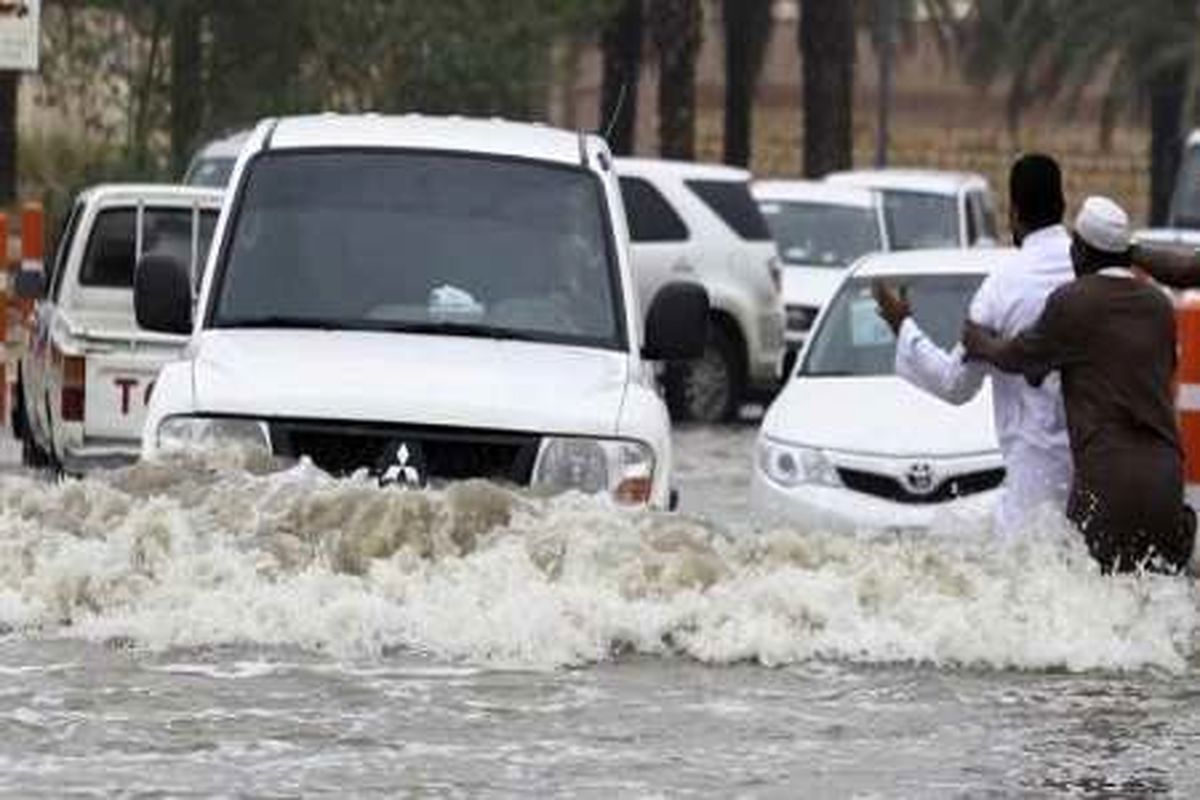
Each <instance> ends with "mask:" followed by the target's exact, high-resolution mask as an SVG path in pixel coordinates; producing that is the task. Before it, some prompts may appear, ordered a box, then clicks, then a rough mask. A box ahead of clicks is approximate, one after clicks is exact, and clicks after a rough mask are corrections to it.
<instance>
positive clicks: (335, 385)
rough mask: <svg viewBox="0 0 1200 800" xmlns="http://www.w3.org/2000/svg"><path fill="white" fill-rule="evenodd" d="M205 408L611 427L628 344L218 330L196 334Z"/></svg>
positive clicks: (200, 407)
mask: <svg viewBox="0 0 1200 800" xmlns="http://www.w3.org/2000/svg"><path fill="white" fill-rule="evenodd" d="M191 352H193V353H195V357H194V361H193V365H192V367H193V370H194V381H195V382H194V386H195V398H196V409H197V411H200V412H203V413H223V414H238V415H246V416H257V417H292V418H305V419H345V420H355V421H371V422H400V423H409V424H421V425H445V426H456V427H472V428H488V429H499V430H520V431H537V432H543V433H554V432H559V433H572V434H583V435H595V436H611V435H613V434H614V433H615V432H616V430H617V420H618V416H619V414H620V410H621V403H622V400H623V399H624V395H625V386H626V381H627V378H628V371H629V362H628V356H627V354H625V353H623V352H619V351H612V350H599V349H593V348H583V347H567V346H563V345H550V344H535V343H529V342H515V341H507V340H494V339H479V338H468V337H451V336H430V335H416V334H400V333H375V332H357V331H328V332H326V331H296V330H287V331H279V330H269V331H268V330H256V331H245V330H241V331H235V330H228V331H223V330H215V331H214V330H209V331H205V332H203V333H202V334H200V337H199V339H198V340H197V341H195V342H193V343H192V349H191Z"/></svg>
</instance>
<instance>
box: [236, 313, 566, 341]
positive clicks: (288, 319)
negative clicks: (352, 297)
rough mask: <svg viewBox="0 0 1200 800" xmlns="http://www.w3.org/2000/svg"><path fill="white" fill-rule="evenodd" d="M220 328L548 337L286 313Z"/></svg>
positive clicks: (469, 326) (458, 325)
mask: <svg viewBox="0 0 1200 800" xmlns="http://www.w3.org/2000/svg"><path fill="white" fill-rule="evenodd" d="M215 327H218V328H286V329H291V330H305V329H307V330H322V331H338V330H340V331H379V332H384V333H421V334H438V335H442V336H473V337H476V338H480V339H511V340H514V341H522V342H543V341H546V339H545V337H542V336H537V335H535V334H532V333H526V332H524V331H514V330H509V329H508V328H494V327H491V326H490V325H479V324H477V323H473V322H385V321H380V320H369V319H353V320H349V319H344V320H339V319H320V318H315V317H297V316H288V315H285V314H266V315H263V316H260V317H230V318H227V319H221V318H218V319H217V320H216V324H215Z"/></svg>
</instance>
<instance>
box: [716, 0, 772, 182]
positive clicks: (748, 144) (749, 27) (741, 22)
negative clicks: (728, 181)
mask: <svg viewBox="0 0 1200 800" xmlns="http://www.w3.org/2000/svg"><path fill="white" fill-rule="evenodd" d="M771 5H772V3H771V0H724V2H723V4H722V15H723V18H724V19H723V21H724V27H725V163H726V164H733V165H736V166H739V167H745V166H748V165H749V164H750V153H751V148H752V142H753V139H754V90H755V88H757V86H758V78H759V75H760V74H761V73H762V66H763V58H764V57H765V56H766V53H767V44H768V43H769V42H770V39H771Z"/></svg>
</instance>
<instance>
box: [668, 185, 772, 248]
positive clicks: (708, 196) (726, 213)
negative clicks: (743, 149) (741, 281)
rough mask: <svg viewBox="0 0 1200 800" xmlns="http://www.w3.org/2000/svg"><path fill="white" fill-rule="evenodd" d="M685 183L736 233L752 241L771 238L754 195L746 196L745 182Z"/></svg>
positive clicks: (748, 189)
mask: <svg viewBox="0 0 1200 800" xmlns="http://www.w3.org/2000/svg"><path fill="white" fill-rule="evenodd" d="M687 185H688V188H689V189H691V190H692V191H693V192H695V193H696V196H697V197H699V198H700V199H701V200H703V201H704V204H705V205H706V206H708V207H709V208H710V209H712V210H713V213H715V214H716V215H717V216H718V217H720V218H721V220H722V221H723V222H724V223H725V224H726V225H728V226H729V227H730V228H732V229H733V232H734V233H736V234H737V235H738V236H740V237H742V238H743V239H749V240H751V241H755V242H769V241H771V231H770V230H769V229H768V228H767V223H766V221H764V220H763V216H762V213H761V212H759V210H758V205H757V204H755V202H754V198H753V197H751V196H750V186H749V185H748V184H747V183H745V182H743V181H688V182H687Z"/></svg>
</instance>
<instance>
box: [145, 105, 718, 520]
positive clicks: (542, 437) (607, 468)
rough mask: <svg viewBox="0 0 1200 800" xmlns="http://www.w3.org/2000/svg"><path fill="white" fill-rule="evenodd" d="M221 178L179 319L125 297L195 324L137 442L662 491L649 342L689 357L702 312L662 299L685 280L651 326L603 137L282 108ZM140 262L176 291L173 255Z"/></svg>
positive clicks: (415, 474) (632, 498) (663, 429)
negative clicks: (196, 287)
mask: <svg viewBox="0 0 1200 800" xmlns="http://www.w3.org/2000/svg"><path fill="white" fill-rule="evenodd" d="M230 186H231V198H233V199H232V202H231V203H230V204H229V205H228V206H227V207H226V209H225V212H224V213H223V215H222V217H221V220H220V222H219V223H218V228H217V232H216V237H215V239H214V243H215V246H214V248H213V252H212V257H211V259H210V263H209V267H208V269H209V271H208V272H206V277H205V282H204V285H203V287H202V289H201V293H200V300H199V304H198V307H197V313H196V315H195V318H194V320H188V319H186V316H187V315H186V314H181V312H180V311H179V310H178V308H176V307H174V306H172V305H171V304H170V303H167V304H163V303H160V302H155V301H154V296H153V295H152V294H151V293H150V291H149V289H147V292H146V294H145V296H143V294H139V295H138V302H139V306H138V312H139V315H142V314H145V315H146V316H147V317H152V318H155V319H156V320H157V322H156V324H159V325H161V326H162V327H172V326H179V325H188V326H190V327H191V330H192V334H191V340H190V343H189V346H188V348H187V353H186V357H185V359H184V360H182V361H179V362H177V363H174V364H171V365H169V366H168V367H167V368H165V369H164V370H163V372H162V375H161V377H160V379H159V382H158V386H157V388H156V390H155V393H154V396H153V399H152V402H151V408H150V411H149V414H148V417H147V421H146V427H145V431H144V437H143V452H144V454H145V455H146V456H148V457H154V456H156V455H157V454H159V453H161V452H162V451H163V450H165V449H170V448H171V447H174V446H177V445H187V444H189V443H192V442H197V441H203V442H217V441H228V442H232V443H237V444H239V445H241V446H247V447H250V448H256V449H258V450H260V451H262V452H264V453H269V454H271V455H273V456H276V457H281V458H285V459H294V458H300V457H304V456H307V457H308V458H310V459H312V461H313V462H314V463H315V464H316V465H317V466H318V467H321V468H322V469H324V470H326V471H328V472H330V473H332V474H335V475H346V474H351V473H355V472H357V471H359V470H366V471H367V472H369V473H371V474H373V475H377V476H378V477H380V479H381V481H383V480H384V478H386V477H388V476H391V477H393V478H395V477H397V476H399V477H400V478H403V480H404V482H406V483H411V484H415V485H425V484H426V483H427V482H432V483H437V482H440V481H448V480H457V479H465V478H484V479H492V480H499V481H505V482H510V483H513V484H517V485H521V486H533V487H537V488H544V489H547V490H568V489H574V490H579V491H583V492H586V493H600V494H607V495H609V496H611V497H612V498H613V499H614V500H616V501H617V502H619V503H620V504H623V505H633V506H637V505H646V504H649V505H652V506H658V507H663V506H666V505H667V504H668V498H669V496H670V489H669V481H670V470H671V457H670V442H669V422H668V419H667V413H666V409H665V407H664V404H663V402H662V401H661V399H660V398H659V396H658V395H657V393H656V390H655V385H654V374H653V372H654V371H653V369H652V368H651V364H650V363H649V359H650V358H653V357H667V356H670V355H674V356H676V357H677V356H680V355H682V356H686V354H683V353H679V352H676V351H673V350H671V347H670V342H667V345H666V346H665V347H664V345H663V341H658V339H662V338H663V337H662V333H661V332H662V330H663V329H665V328H669V327H672V323H676V324H675V325H674V327H690V328H693V329H694V328H697V327H701V326H702V323H700V322H697V321H696V318H694V317H693V318H689V317H687V316H686V315H685V316H684V317H678V318H673V317H671V315H670V314H666V316H665V317H664V316H663V313H665V312H663V313H658V312H661V311H662V309H664V308H667V309H669V308H670V307H671V306H670V303H671V302H672V301H673V300H679V298H680V297H681V296H682V297H684V298H685V299H687V298H692V299H694V297H695V296H694V295H689V294H688V292H687V291H683V292H682V294H681V293H680V292H675V293H672V291H670V290H664V297H665V298H666V299H664V300H663V304H661V305H660V306H659V307H658V308H657V309H656V308H652V309H651V310H650V313H649V315H648V317H649V318H648V320H647V323H646V333H645V335H643V328H642V320H641V318H640V317H639V316H638V314H637V309H638V305H637V302H636V296H635V287H634V284H633V280H632V276H631V273H630V268H629V261H628V254H627V241H628V238H627V232H626V227H625V220H624V213H623V209H622V205H621V196H620V191H619V189H618V185H617V179H616V175H615V173H614V171H613V169H612V160H611V157H610V156H609V154H608V151H607V148H606V146H605V145H604V143H603V142H602V141H601V140H599V139H598V138H596V137H589V136H584V135H581V134H576V133H571V132H567V131H561V130H555V129H551V128H545V127H539V126H532V125H523V124H517V123H509V122H502V121H483V120H464V119H455V118H431V117H422V116H417V115H407V116H403V117H383V116H377V115H364V116H337V115H321V116H317V117H295V118H284V119H279V120H268V121H266V122H264V123H262V124H260V125H259V127H258V128H257V129H256V130H255V131H254V133H253V134H252V135H251V136H250V138H249V140H248V141H247V142H246V144H245V147H244V148H243V150H242V153H241V155H240V157H239V160H238V163H237V165H236V166H235V168H234V170H233V174H232V182H231V184H230ZM139 269H141V268H139ZM145 273H146V281H147V286H149V284H151V283H154V282H161V283H162V285H163V286H164V287H165V288H166V289H168V291H165V292H163V291H160V292H159V293H158V294H159V295H164V296H170V295H171V291H169V289H170V287H171V286H173V285H175V284H176V283H177V280H176V278H175V277H174V276H175V271H174V267H173V265H171V264H169V263H156V264H149V265H146V270H145ZM139 288H140V287H139ZM683 288H684V289H688V290H691V291H694V292H699V295H700V297H703V292H702V291H701V290H699V289H696V288H695V287H683ZM143 300H146V303H145V304H144V305H143V303H142V301H143ZM679 307H681V306H679V304H678V303H676V304H675V308H676V309H677V310H678V308H679ZM683 307H686V308H685V310H688V309H690V310H693V311H696V310H697V309H698V312H697V313H698V315H699V317H698V318H699V319H700V320H702V319H703V315H704V314H705V313H707V303H706V302H704V303H703V306H702V307H698V306H696V305H695V304H693V305H691V306H688V304H687V303H684V304H683ZM689 335H691V337H692V339H694V340H695V343H696V345H695V346H696V347H698V346H699V343H702V340H701V339H700V338H699V337H698V336H696V335H695V334H694V332H693V334H687V333H686V332H685V333H684V334H682V337H683V339H686V338H687V337H688V336H689ZM668 338H669V337H668ZM685 349H686V348H685ZM644 356H645V358H644Z"/></svg>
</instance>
